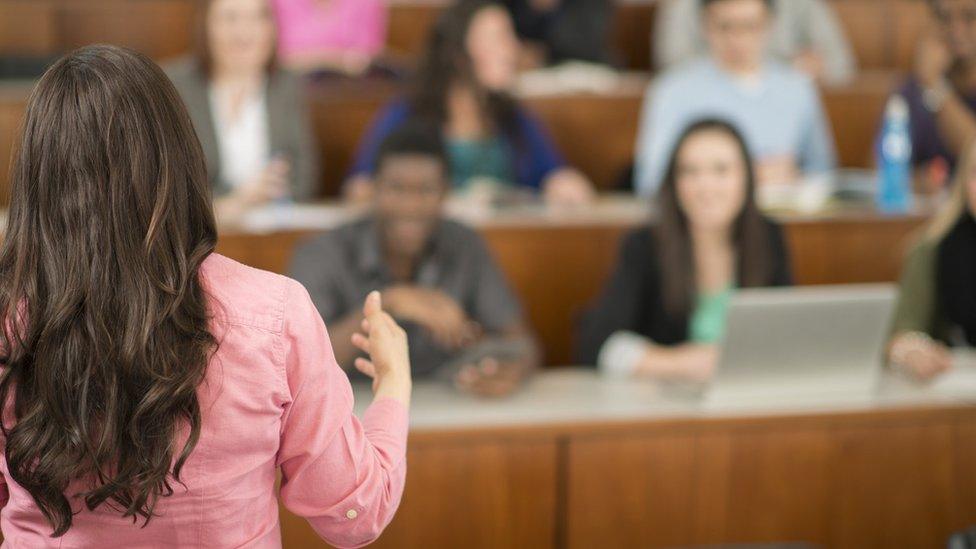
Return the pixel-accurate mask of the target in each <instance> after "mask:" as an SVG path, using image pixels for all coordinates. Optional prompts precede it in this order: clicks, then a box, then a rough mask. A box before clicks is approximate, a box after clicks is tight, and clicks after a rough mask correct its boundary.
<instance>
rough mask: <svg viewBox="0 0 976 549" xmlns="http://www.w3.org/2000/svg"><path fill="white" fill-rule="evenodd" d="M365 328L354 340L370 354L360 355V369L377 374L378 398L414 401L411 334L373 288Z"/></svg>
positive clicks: (368, 299) (368, 301) (375, 391)
mask: <svg viewBox="0 0 976 549" xmlns="http://www.w3.org/2000/svg"><path fill="white" fill-rule="evenodd" d="M363 316H364V319H363V323H362V326H361V328H362V332H361V333H355V334H353V335H352V343H353V345H355V346H356V347H358V348H359V349H360V350H361V351H363V352H364V353H366V354H368V355H369V359H365V358H357V359H356V363H355V364H356V369H358V370H359V371H360V372H362V373H364V374H366V375H368V376H369V377H371V378H373V393H374V394H375V395H376V398H381V397H390V398H394V399H396V400H399V401H401V402H403V403H404V404H409V402H410V390H411V381H410V354H409V350H408V347H407V334H406V333H404V331H403V329H402V328H401V327H400V326H399V325H397V323H396V322H395V321H394V320H393V317H391V316H390V315H389V314H387V313H386V312H385V311H384V310H383V303H382V299H381V298H380V294H379V292H373V293H371V294H369V296H368V297H367V298H366V302H365V304H364V305H363Z"/></svg>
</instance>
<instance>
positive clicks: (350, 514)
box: [346, 509, 359, 520]
mask: <svg viewBox="0 0 976 549" xmlns="http://www.w3.org/2000/svg"><path fill="white" fill-rule="evenodd" d="M358 516H359V513H357V512H356V510H355V509H350V510H348V511H346V518H347V519H349V520H352V519H354V518H356V517H358Z"/></svg>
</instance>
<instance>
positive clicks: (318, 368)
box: [277, 283, 408, 548]
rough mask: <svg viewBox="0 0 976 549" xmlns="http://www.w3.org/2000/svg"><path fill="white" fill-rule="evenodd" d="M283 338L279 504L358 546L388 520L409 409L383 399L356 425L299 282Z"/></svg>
mask: <svg viewBox="0 0 976 549" xmlns="http://www.w3.org/2000/svg"><path fill="white" fill-rule="evenodd" d="M285 314H286V317H285V320H284V330H283V337H282V349H281V353H282V359H283V369H284V371H283V372H282V375H283V379H282V383H283V385H284V387H283V390H285V391H287V394H288V395H289V400H288V401H287V402H285V403H284V405H283V414H282V424H281V446H280V448H279V450H278V459H277V463H278V465H279V466H280V467H281V472H282V484H281V499H282V501H283V503H284V505H285V507H287V508H288V509H289V510H290V511H291V512H293V513H295V514H297V515H299V516H302V517H305V518H306V519H307V520H308V521H309V523H310V524H311V526H312V528H314V529H315V531H316V532H317V533H318V534H319V536H321V537H322V538H323V539H324V540H325V541H327V542H329V543H331V544H332V545H335V546H336V547H342V548H344V547H361V546H363V545H366V544H368V543H370V542H372V541H374V540H375V539H376V538H378V537H379V535H380V534H381V533H382V532H383V530H384V529H385V528H386V526H387V525H388V524H389V523H390V521H391V520H392V519H393V515H394V513H395V512H396V509H397V507H398V506H399V504H400V498H401V497H402V494H403V486H404V481H405V478H406V444H407V420H408V411H407V409H406V407H405V406H404V405H403V404H402V403H400V402H398V401H396V400H393V399H388V398H387V399H381V400H378V401H374V403H373V404H372V405H371V406H370V407H369V408H368V409H367V411H366V413H365V414H364V415H363V420H362V422H360V420H359V419H357V418H356V417H355V416H354V415H353V394H352V389H351V387H350V385H349V381H348V378H347V377H346V374H345V373H343V372H342V370H341V369H340V368H339V366H338V364H336V361H335V358H334V357H333V354H332V348H331V345H330V343H329V337H328V334H327V333H326V329H325V325H324V324H323V323H322V320H321V318H320V317H319V315H318V313H317V312H316V311H315V308H314V307H313V306H312V302H311V299H310V298H309V296H308V294H307V292H305V291H304V289H303V288H302V287H301V286H300V285H299V284H297V283H296V284H293V285H292V286H291V287H290V299H289V302H288V306H287V307H286V308H285Z"/></svg>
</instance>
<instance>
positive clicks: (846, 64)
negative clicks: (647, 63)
mask: <svg viewBox="0 0 976 549" xmlns="http://www.w3.org/2000/svg"><path fill="white" fill-rule="evenodd" d="M701 4H702V0H664V1H663V2H660V3H659V8H658V13H657V18H656V21H655V26H654V54H655V58H656V61H657V65H658V67H660V68H670V67H673V66H676V65H680V64H682V63H686V62H688V61H691V60H693V59H694V58H696V57H699V56H702V55H706V54H707V53H708V44H707V42H706V39H705V33H704V31H703V30H702V25H703V23H702V17H701V9H700V6H701ZM772 9H773V12H774V17H773V22H772V28H771V29H770V31H769V33H770V37H769V41H768V44H767V51H768V52H769V54H771V55H772V56H773V57H775V58H777V59H779V60H780V61H782V62H784V63H788V64H791V65H793V66H794V67H795V68H797V69H798V70H800V71H802V72H804V73H806V74H808V75H809V76H810V77H811V78H813V79H814V80H818V81H822V82H825V83H828V84H842V83H844V82H847V81H849V80H851V79H852V78H854V75H855V74H856V73H857V61H856V60H855V59H854V55H853V53H852V52H851V46H850V44H849V43H848V40H847V37H846V36H845V34H844V31H843V29H842V28H841V26H840V23H839V21H838V20H837V15H836V14H835V13H834V9H833V8H832V7H831V5H830V2H828V1H826V0H773V2H772Z"/></svg>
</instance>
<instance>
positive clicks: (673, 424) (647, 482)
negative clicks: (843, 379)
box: [281, 364, 976, 549]
mask: <svg viewBox="0 0 976 549" xmlns="http://www.w3.org/2000/svg"><path fill="white" fill-rule="evenodd" d="M963 377H964V378H965V379H968V381H964V382H962V383H961V384H960V383H957V384H955V387H956V391H942V390H935V389H918V388H913V387H909V386H908V385H907V384H906V383H905V382H900V381H898V380H895V379H887V380H886V383H885V384H884V385H883V387H884V388H883V390H882V391H880V392H879V394H877V395H874V396H870V397H863V398H847V399H841V398H836V397H824V398H823V399H817V400H816V401H809V402H801V403H797V402H791V403H785V402H782V401H781V402H772V401H759V402H751V403H749V404H748V405H745V406H743V407H732V408H715V409H711V408H709V407H707V406H703V405H702V404H700V403H698V402H696V401H694V400H691V399H689V398H688V397H680V396H669V395H668V394H667V393H665V392H661V391H659V390H658V389H657V388H656V387H654V386H653V385H651V384H647V383H636V382H627V381H614V380H607V379H603V378H600V377H599V376H598V375H597V374H596V373H594V372H592V371H587V370H577V369H560V370H549V371H545V372H544V373H542V374H540V375H539V376H538V377H537V378H536V379H534V380H533V381H531V382H530V383H529V385H528V386H527V387H526V388H524V389H523V390H522V391H521V392H519V393H517V394H516V395H514V396H513V397H511V398H509V399H507V400H502V401H485V400H478V399H474V398H468V397H465V396H462V395H459V394H457V393H455V392H454V391H453V390H452V389H450V388H449V387H448V386H446V385H441V384H439V383H431V382H419V383H417V384H415V391H414V399H413V410H412V417H411V434H410V437H411V438H410V442H409V450H408V458H407V459H408V464H409V465H408V467H409V469H408V474H407V485H406V491H405V495H404V498H403V502H402V505H401V507H400V510H399V513H398V515H397V517H396V518H395V519H394V521H393V523H392V524H391V526H390V527H389V529H388V530H387V532H386V533H385V534H384V535H383V537H381V538H380V540H379V541H378V542H377V544H376V545H375V547H379V548H386V547H390V548H404V549H408V548H423V549H436V548H452V549H453V548H464V549H478V548H485V549H488V548H491V549H499V548H519V549H521V548H533V549H535V548H539V549H543V548H569V549H607V548H638V547H639V548H657V547H688V546H693V545H695V546H697V545H705V544H720V543H758V542H810V543H813V544H816V545H817V546H821V547H825V548H837V549H847V548H851V549H871V548H891V549H915V548H918V549H930V548H936V547H944V546H945V540H946V539H947V538H948V536H949V535H950V533H951V532H953V531H957V530H960V529H963V528H964V527H966V526H971V525H974V524H976V467H974V466H973V464H974V463H976V407H974V404H976V385H974V382H976V364H974V365H973V366H972V367H971V368H970V370H969V371H968V372H967V375H966V376H963ZM356 393H357V408H358V409H359V410H362V409H363V407H364V405H365V404H367V403H368V402H369V391H368V387H365V386H360V387H358V388H357V391H356ZM953 393H954V394H953ZM281 519H282V532H283V539H284V542H285V547H287V548H289V549H305V548H317V547H326V545H325V544H323V543H322V542H320V541H318V540H317V538H316V537H315V534H314V533H313V532H312V531H311V530H310V528H309V527H308V526H307V524H306V523H305V521H304V519H301V518H297V517H295V516H293V515H291V514H290V513H288V512H287V511H284V510H283V511H282V513H281Z"/></svg>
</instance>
